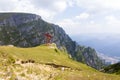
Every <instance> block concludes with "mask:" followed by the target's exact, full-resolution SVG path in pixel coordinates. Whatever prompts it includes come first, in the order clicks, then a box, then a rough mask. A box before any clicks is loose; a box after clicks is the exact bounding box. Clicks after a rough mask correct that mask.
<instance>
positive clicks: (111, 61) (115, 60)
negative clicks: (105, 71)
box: [97, 52, 120, 65]
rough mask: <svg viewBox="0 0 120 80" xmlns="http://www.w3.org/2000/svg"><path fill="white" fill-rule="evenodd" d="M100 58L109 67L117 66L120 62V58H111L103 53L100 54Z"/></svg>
mask: <svg viewBox="0 0 120 80" xmlns="http://www.w3.org/2000/svg"><path fill="white" fill-rule="evenodd" d="M97 53H98V52H97ZM98 57H100V58H101V59H102V60H104V61H105V63H106V64H108V65H110V64H115V63H118V62H119V61H120V57H114V56H113V57H110V56H107V55H105V54H103V53H98Z"/></svg>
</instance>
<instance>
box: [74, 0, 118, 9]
mask: <svg viewBox="0 0 120 80" xmlns="http://www.w3.org/2000/svg"><path fill="white" fill-rule="evenodd" d="M75 1H76V4H77V5H78V6H80V7H84V8H87V9H104V8H107V9H115V10H120V5H119V3H120V0H92V1H91V0H87V1H86V0H75Z"/></svg>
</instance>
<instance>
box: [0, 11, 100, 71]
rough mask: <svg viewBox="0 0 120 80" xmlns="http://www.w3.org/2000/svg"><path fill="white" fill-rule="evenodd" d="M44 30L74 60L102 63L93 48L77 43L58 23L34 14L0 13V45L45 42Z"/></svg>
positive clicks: (31, 44)
mask: <svg viewBox="0 0 120 80" xmlns="http://www.w3.org/2000/svg"><path fill="white" fill-rule="evenodd" d="M46 32H47V33H50V34H51V35H52V36H53V38H52V42H54V43H56V45H57V47H58V48H59V49H63V48H64V49H66V50H67V52H68V53H69V54H70V55H71V56H72V58H74V59H75V60H77V61H80V62H83V63H86V64H88V65H89V66H92V67H94V68H97V69H99V68H100V67H98V66H101V65H102V63H101V60H100V59H99V58H98V57H97V54H96V51H95V50H94V49H92V48H90V47H89V48H86V47H82V46H80V45H78V44H77V43H76V42H75V41H73V40H72V39H71V38H70V37H69V36H68V35H67V34H66V33H65V31H64V30H63V29H62V28H61V27H59V26H58V25H55V24H51V23H48V22H45V21H44V20H42V19H41V17H40V16H38V15H35V14H27V13H1V14H0V45H10V44H12V45H14V46H19V47H33V46H38V45H40V44H44V43H45V37H44V34H45V33H46Z"/></svg>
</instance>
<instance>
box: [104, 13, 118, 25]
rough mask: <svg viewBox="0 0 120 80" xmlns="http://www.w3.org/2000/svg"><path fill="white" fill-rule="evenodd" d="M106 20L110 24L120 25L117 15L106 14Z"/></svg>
mask: <svg viewBox="0 0 120 80" xmlns="http://www.w3.org/2000/svg"><path fill="white" fill-rule="evenodd" d="M105 20H106V22H107V23H108V24H110V25H116V26H117V25H120V20H119V19H117V18H116V17H115V16H112V15H108V16H105Z"/></svg>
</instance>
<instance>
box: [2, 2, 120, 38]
mask: <svg viewBox="0 0 120 80" xmlns="http://www.w3.org/2000/svg"><path fill="white" fill-rule="evenodd" d="M0 12H25V13H35V14H38V15H40V16H41V17H42V19H43V20H45V21H47V22H50V23H54V24H57V25H59V26H61V27H62V28H63V29H64V30H65V31H66V33H67V34H69V35H71V36H76V35H96V36H97V35H98V34H104V35H114V34H120V0H0ZM101 36H102V35H101Z"/></svg>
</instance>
